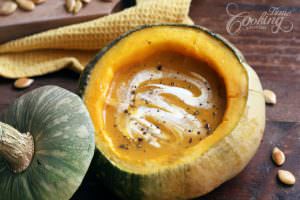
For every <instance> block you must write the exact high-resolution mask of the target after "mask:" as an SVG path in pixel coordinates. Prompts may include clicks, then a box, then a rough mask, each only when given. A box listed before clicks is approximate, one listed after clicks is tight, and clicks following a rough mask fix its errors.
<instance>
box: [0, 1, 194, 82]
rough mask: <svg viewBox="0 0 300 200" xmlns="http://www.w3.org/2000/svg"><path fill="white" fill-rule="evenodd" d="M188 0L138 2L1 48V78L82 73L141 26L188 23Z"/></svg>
mask: <svg viewBox="0 0 300 200" xmlns="http://www.w3.org/2000/svg"><path fill="white" fill-rule="evenodd" d="M190 3H191V0H137V5H136V6H134V7H131V8H128V9H125V10H123V11H121V12H119V13H116V14H112V15H109V16H106V17H102V18H99V19H96V20H92V21H88V22H84V23H80V24H76V25H70V26H65V27H62V28H58V29H53V30H49V31H46V32H43V33H39V34H35V35H32V36H28V37H25V38H21V39H18V40H14V41H11V42H8V43H5V44H2V45H0V76H3V77H6V78H20V77H33V76H40V75H44V74H47V73H51V72H54V71H58V70H60V69H62V68H65V67H69V68H70V69H72V70H75V71H77V72H81V71H82V70H83V69H84V66H85V65H86V64H87V63H88V62H89V60H90V59H91V58H92V57H93V56H94V55H95V54H96V52H97V51H99V50H100V49H101V48H102V47H104V46H105V45H107V44H108V43H109V42H111V41H112V40H114V39H115V38H117V37H118V36H119V35H121V34H122V33H124V32H126V31H128V30H130V29H133V28H135V27H137V26H140V25H143V24H157V23H188V24H191V23H192V21H191V20H190V19H189V18H188V11H189V7H190Z"/></svg>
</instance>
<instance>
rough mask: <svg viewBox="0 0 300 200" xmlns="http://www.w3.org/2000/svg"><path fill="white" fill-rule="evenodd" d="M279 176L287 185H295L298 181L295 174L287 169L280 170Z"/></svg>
mask: <svg viewBox="0 0 300 200" xmlns="http://www.w3.org/2000/svg"><path fill="white" fill-rule="evenodd" d="M278 178H279V180H280V181H281V182H282V183H284V184H286V185H294V184H295V183H296V178H295V176H294V175H293V174H292V173H291V172H289V171H287V170H278Z"/></svg>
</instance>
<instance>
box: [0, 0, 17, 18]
mask: <svg viewBox="0 0 300 200" xmlns="http://www.w3.org/2000/svg"><path fill="white" fill-rule="evenodd" d="M17 7H18V5H17V4H16V3H15V2H13V1H5V2H3V3H2V4H1V7H0V15H11V14H13V13H14V12H15V11H16V9H17Z"/></svg>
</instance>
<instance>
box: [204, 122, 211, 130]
mask: <svg viewBox="0 0 300 200" xmlns="http://www.w3.org/2000/svg"><path fill="white" fill-rule="evenodd" d="M204 128H206V129H207V130H208V131H210V129H211V128H210V125H209V123H206V124H205V126H204Z"/></svg>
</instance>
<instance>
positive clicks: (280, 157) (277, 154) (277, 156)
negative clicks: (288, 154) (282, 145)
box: [272, 147, 285, 166]
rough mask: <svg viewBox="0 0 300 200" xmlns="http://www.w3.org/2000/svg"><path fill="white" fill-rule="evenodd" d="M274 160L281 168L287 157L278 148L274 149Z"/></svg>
mask: <svg viewBox="0 0 300 200" xmlns="http://www.w3.org/2000/svg"><path fill="white" fill-rule="evenodd" d="M272 159H273V161H274V163H275V164H276V165H278V166H281V165H283V164H284V162H285V155H284V153H283V152H282V151H281V150H280V149H279V148H278V147H274V149H273V151H272Z"/></svg>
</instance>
